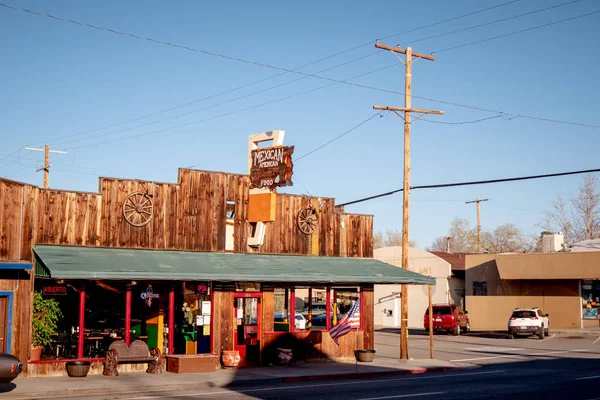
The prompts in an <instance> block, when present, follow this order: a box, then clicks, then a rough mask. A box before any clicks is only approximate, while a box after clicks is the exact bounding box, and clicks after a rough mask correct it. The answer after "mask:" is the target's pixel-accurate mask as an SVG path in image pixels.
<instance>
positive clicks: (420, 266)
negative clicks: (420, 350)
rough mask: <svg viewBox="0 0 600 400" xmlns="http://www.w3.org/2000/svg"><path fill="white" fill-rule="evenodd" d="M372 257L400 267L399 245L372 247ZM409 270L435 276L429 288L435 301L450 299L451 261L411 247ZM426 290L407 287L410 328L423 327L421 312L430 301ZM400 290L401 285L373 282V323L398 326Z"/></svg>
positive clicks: (419, 287) (442, 301)
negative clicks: (433, 282)
mask: <svg viewBox="0 0 600 400" xmlns="http://www.w3.org/2000/svg"><path fill="white" fill-rule="evenodd" d="M373 258H375V259H377V260H380V261H383V262H386V263H388V264H392V265H395V266H396V267H398V268H402V247H400V246H392V247H383V248H379V249H375V250H374V251H373ZM408 269H409V270H411V271H413V272H417V273H420V274H423V275H426V276H430V277H432V278H435V282H436V283H435V286H433V288H432V299H433V303H434V304H435V303H448V302H453V301H452V299H451V296H450V288H449V284H448V279H449V278H450V275H451V270H450V263H448V262H446V261H444V260H443V259H441V258H440V257H438V256H436V255H435V254H432V253H430V252H427V251H424V250H420V249H416V248H413V247H411V248H409V249H408ZM427 291H428V289H427V286H426V285H423V286H409V287H408V327H409V328H411V329H423V315H424V314H425V310H426V309H427V305H428V303H429V298H428V294H427ZM400 293H401V285H375V299H374V302H375V319H374V322H375V325H376V326H377V325H378V326H385V327H399V326H400V303H401V301H400Z"/></svg>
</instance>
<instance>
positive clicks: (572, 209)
mask: <svg viewBox="0 0 600 400" xmlns="http://www.w3.org/2000/svg"><path fill="white" fill-rule="evenodd" d="M569 197H570V201H569V202H566V201H565V200H564V199H563V197H562V196H561V195H560V194H558V195H557V196H556V200H555V201H554V203H553V204H552V209H551V210H548V211H546V215H545V217H544V219H543V220H542V221H541V223H540V224H539V225H540V226H541V227H542V229H544V230H546V231H550V232H557V231H560V232H562V233H563V235H564V236H565V242H566V243H568V244H573V243H576V242H579V241H581V240H585V239H596V238H599V237H600V191H598V179H597V178H596V177H595V176H594V175H592V174H588V175H586V176H585V178H584V179H583V184H582V185H581V186H580V187H579V193H578V194H577V196H573V195H571V196H569Z"/></svg>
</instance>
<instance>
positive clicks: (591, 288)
mask: <svg viewBox="0 0 600 400" xmlns="http://www.w3.org/2000/svg"><path fill="white" fill-rule="evenodd" d="M581 297H582V299H581V301H582V306H583V319H598V318H599V316H598V308H599V306H600V281H598V280H585V281H582V283H581Z"/></svg>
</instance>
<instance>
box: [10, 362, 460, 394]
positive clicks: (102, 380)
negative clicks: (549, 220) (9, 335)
mask: <svg viewBox="0 0 600 400" xmlns="http://www.w3.org/2000/svg"><path fill="white" fill-rule="evenodd" d="M464 368H469V367H468V366H460V365H457V364H453V363H450V362H447V361H441V360H399V359H394V358H387V357H383V356H381V357H377V356H375V360H374V361H373V362H370V363H355V362H323V363H307V364H295V365H292V366H289V367H279V366H273V367H249V368H241V369H237V370H217V371H215V372H205V373H194V374H174V373H170V372H163V373H162V374H161V375H150V374H146V373H144V372H137V373H122V374H121V375H120V376H118V377H108V376H103V375H88V376H87V377H85V378H69V377H50V378H21V377H19V378H17V379H15V380H14V381H13V382H11V383H9V384H0V398H3V397H7V398H8V397H10V398H13V399H19V398H28V399H30V398H40V399H42V398H49V397H66V396H69V395H97V394H111V395H114V394H125V393H141V392H142V391H143V392H144V393H145V392H151V391H162V390H189V389H196V388H198V389H199V388H207V387H234V386H244V385H252V386H257V385H265V384H274V383H291V382H306V381H315V380H328V379H358V378H368V377H376V376H394V375H404V374H422V373H428V372H448V371H454V370H461V369H464Z"/></svg>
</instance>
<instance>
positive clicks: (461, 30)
mask: <svg viewBox="0 0 600 400" xmlns="http://www.w3.org/2000/svg"><path fill="white" fill-rule="evenodd" d="M581 1H583V0H573V1H569V2H566V3H561V4H557V5H554V6H551V7H546V8H540V9H538V10H533V11H529V12H526V13H523V14H518V15H513V16H511V17H506V18H501V19H497V20H494V21H489V22H484V23H482V24H478V25H473V26H468V27H466V28H461V29H456V30H454V31H450V32H444V33H439V34H437V35H433V36H427V37H424V38H420V39H415V40H410V44H411V45H412V44H414V43H418V42H423V41H425V40H430V39H436V38H439V37H442V36H448V35H453V34H455V33H459V32H465V31H469V30H472V29H477V28H482V27H484V26H489V25H494V24H499V23H500V22H506V21H510V20H513V19H517V18H521V17H525V16H527V15H533V14H538V13H541V12H544V11H548V10H552V9H554V8H559V7H564V6H568V5H571V4H574V3H579V2H581Z"/></svg>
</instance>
